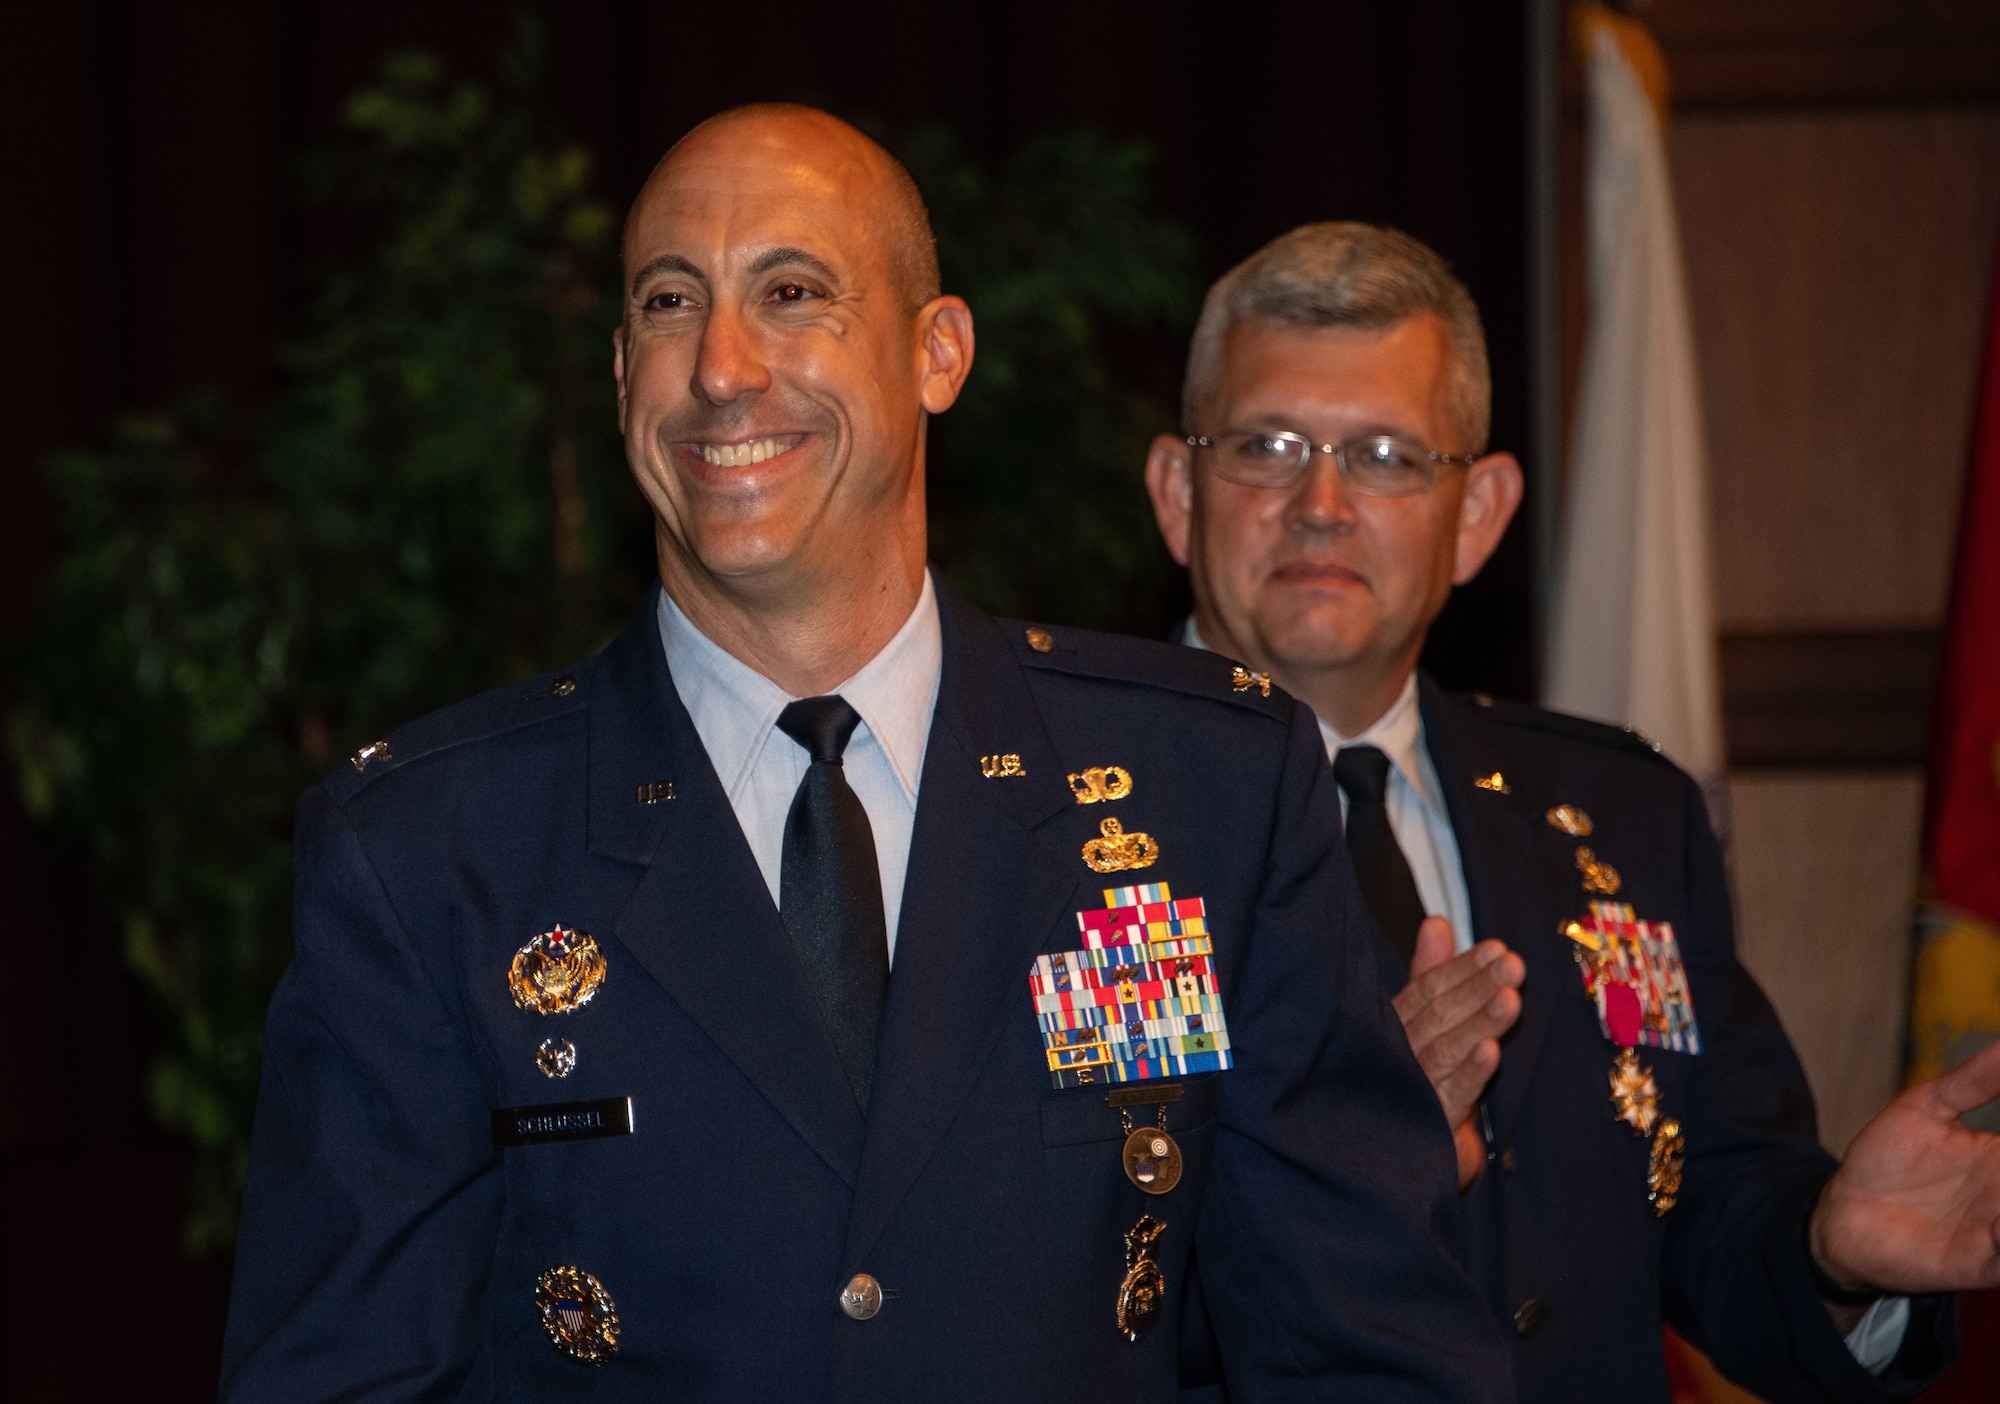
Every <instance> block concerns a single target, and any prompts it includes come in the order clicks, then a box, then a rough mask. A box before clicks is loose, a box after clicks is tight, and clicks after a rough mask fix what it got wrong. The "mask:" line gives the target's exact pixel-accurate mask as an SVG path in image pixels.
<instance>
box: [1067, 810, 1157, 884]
mask: <svg viewBox="0 0 2000 1404" xmlns="http://www.w3.org/2000/svg"><path fill="white" fill-rule="evenodd" d="M1097 832H1098V837H1096V838H1094V839H1091V840H1090V841H1089V842H1088V843H1086V844H1084V846H1083V861H1084V862H1085V863H1087V864H1089V865H1090V870H1091V871H1092V872H1093V873H1122V872H1125V871H1126V870H1128V869H1131V868H1150V867H1152V866H1153V864H1154V863H1156V862H1158V861H1159V857H1160V846H1159V844H1157V843H1155V842H1153V836H1152V835H1151V834H1142V833H1140V832H1139V831H1138V830H1136V829H1135V830H1133V831H1132V832H1131V833H1129V834H1128V833H1126V832H1125V826H1124V825H1123V824H1120V823H1119V822H1118V821H1117V820H1116V819H1106V820H1105V821H1104V822H1103V823H1101V824H1099V825H1098V826H1097Z"/></svg>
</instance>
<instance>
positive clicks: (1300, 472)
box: [1187, 430, 1473, 497]
mask: <svg viewBox="0 0 2000 1404" xmlns="http://www.w3.org/2000/svg"><path fill="white" fill-rule="evenodd" d="M1187 441H1188V444H1189V445H1190V446H1191V447H1193V448H1203V449H1213V450H1214V451H1215V457H1214V460H1213V466H1214V468H1215V472H1216V476H1218V477H1222V478H1227V479H1228V480H1229V481H1230V482H1232V483H1241V484H1242V485H1243V486H1244V487H1272V488H1283V487H1290V486H1291V485H1292V484H1293V483H1296V482H1297V481H1298V480H1299V479H1300V478H1302V477H1304V476H1305V472H1306V469H1307V468H1308V467H1309V466H1311V464H1312V456H1313V455H1314V454H1315V453H1330V454H1332V455H1333V460H1334V462H1336V463H1338V464H1339V465H1340V475H1341V477H1342V478H1344V479H1345V480H1346V482H1347V485H1348V486H1349V487H1351V488H1353V489H1354V490H1355V491H1356V492H1358V493H1362V494H1364V495H1366V496H1368V497H1410V496H1413V495H1414V494H1416V493H1420V492H1427V491H1429V490H1430V489H1431V488H1432V487H1433V486H1435V485H1436V483H1437V480H1438V479H1439V478H1440V477H1442V476H1444V470H1445V469H1446V468H1448V467H1450V466H1451V465H1452V464H1454V463H1462V464H1470V463H1471V462H1472V461H1473V459H1472V455H1470V454H1450V453H1437V452H1434V451H1432V450H1431V449H1429V448H1426V447H1425V446H1424V445H1422V444H1420V443H1418V442H1417V441H1416V440H1415V439H1405V438H1401V437H1399V436H1397V435H1395V434H1363V435H1361V436H1360V437H1358V438H1353V439H1343V440H1342V441H1341V442H1340V443H1337V444H1315V443H1314V442H1313V441H1312V440H1310V439H1308V438H1306V437H1305V436H1304V435H1303V434H1293V433H1290V432H1286V431H1281V430H1272V431H1267V432H1261V433H1249V434H1224V435H1222V436H1221V437H1219V438H1214V439H1211V438H1209V437H1208V436H1207V435H1206V434H1190V435H1188V436H1187Z"/></svg>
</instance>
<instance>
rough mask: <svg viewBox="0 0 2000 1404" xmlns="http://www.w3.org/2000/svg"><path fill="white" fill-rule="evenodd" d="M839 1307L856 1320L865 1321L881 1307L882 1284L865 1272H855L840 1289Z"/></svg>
mask: <svg viewBox="0 0 2000 1404" xmlns="http://www.w3.org/2000/svg"><path fill="white" fill-rule="evenodd" d="M840 1309H841V1310H842V1311H844V1312H846V1313H847V1314H848V1315H849V1316H851V1317H853V1318H854V1319H855V1320H856V1321H866V1320H867V1319H868V1318H869V1317H871V1316H873V1315H874V1314H875V1313H876V1312H878V1311H880V1310H881V1309H882V1284H881V1283H879V1282H877V1281H876V1280H875V1279H874V1278H872V1277H870V1276H869V1275H868V1274H867V1273H865V1272H857V1273H855V1274H854V1276H852V1277H850V1278H848V1279H847V1285H846V1286H845V1287H843V1288H841V1289H840Z"/></svg>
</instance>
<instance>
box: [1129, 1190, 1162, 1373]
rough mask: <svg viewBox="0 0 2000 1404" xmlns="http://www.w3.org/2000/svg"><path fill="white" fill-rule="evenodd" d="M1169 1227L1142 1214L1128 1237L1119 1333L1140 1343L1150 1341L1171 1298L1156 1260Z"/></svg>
mask: <svg viewBox="0 0 2000 1404" xmlns="http://www.w3.org/2000/svg"><path fill="white" fill-rule="evenodd" d="M1166 1231H1167V1226H1166V1225H1165V1224H1163V1223H1160V1222H1159V1221H1158V1220H1157V1219H1155V1218H1154V1217H1153V1216H1152V1215H1151V1214H1141V1215H1140V1216H1139V1222H1138V1223H1136V1224H1134V1225H1133V1226H1132V1231H1131V1232H1130V1233H1128V1234H1126V1235H1125V1280H1124V1281H1123V1282H1121V1283H1119V1284H1118V1330H1119V1332H1120V1334H1122V1335H1123V1336H1124V1337H1125V1339H1126V1340H1128V1341H1131V1342H1132V1343H1133V1344H1135V1345H1136V1344H1137V1343H1139V1342H1140V1341H1143V1340H1145V1339H1146V1337H1147V1336H1148V1335H1149V1334H1150V1333H1151V1332H1152V1329H1153V1327H1154V1326H1155V1325H1156V1324H1157V1323H1158V1322H1159V1319H1160V1308H1161V1306H1163V1305H1164V1304H1165V1302H1166V1299H1167V1279H1166V1275H1165V1274H1164V1273H1162V1272H1161V1271H1160V1265H1159V1264H1158V1263H1156V1262H1154V1261H1153V1245H1154V1244H1155V1243H1156V1242H1158V1241H1159V1237H1160V1235H1161V1234H1163V1233H1165V1232H1166Z"/></svg>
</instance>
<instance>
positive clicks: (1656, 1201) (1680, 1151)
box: [1646, 1117, 1687, 1219]
mask: <svg viewBox="0 0 2000 1404" xmlns="http://www.w3.org/2000/svg"><path fill="white" fill-rule="evenodd" d="M1686 1156H1687V1138H1686V1137H1685V1136H1683V1135H1681V1124H1680V1122H1678V1121H1676V1120H1675V1119H1674V1118H1673V1117H1668V1118H1667V1119H1666V1120H1665V1121H1663V1122H1661V1123H1660V1133H1659V1134H1658V1135H1657V1136H1655V1137H1653V1153H1652V1155H1651V1156H1649V1157H1648V1158H1647V1165H1646V1199H1647V1200H1648V1201H1649V1202H1650V1203H1651V1204H1652V1206H1653V1217H1654V1218H1656V1219H1660V1218H1665V1217H1666V1213H1667V1210H1669V1209H1671V1208H1673V1207H1674V1205H1675V1204H1676V1203H1678V1202H1679V1201H1680V1194H1681V1166H1682V1164H1683V1162H1684V1161H1685V1159H1686Z"/></svg>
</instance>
